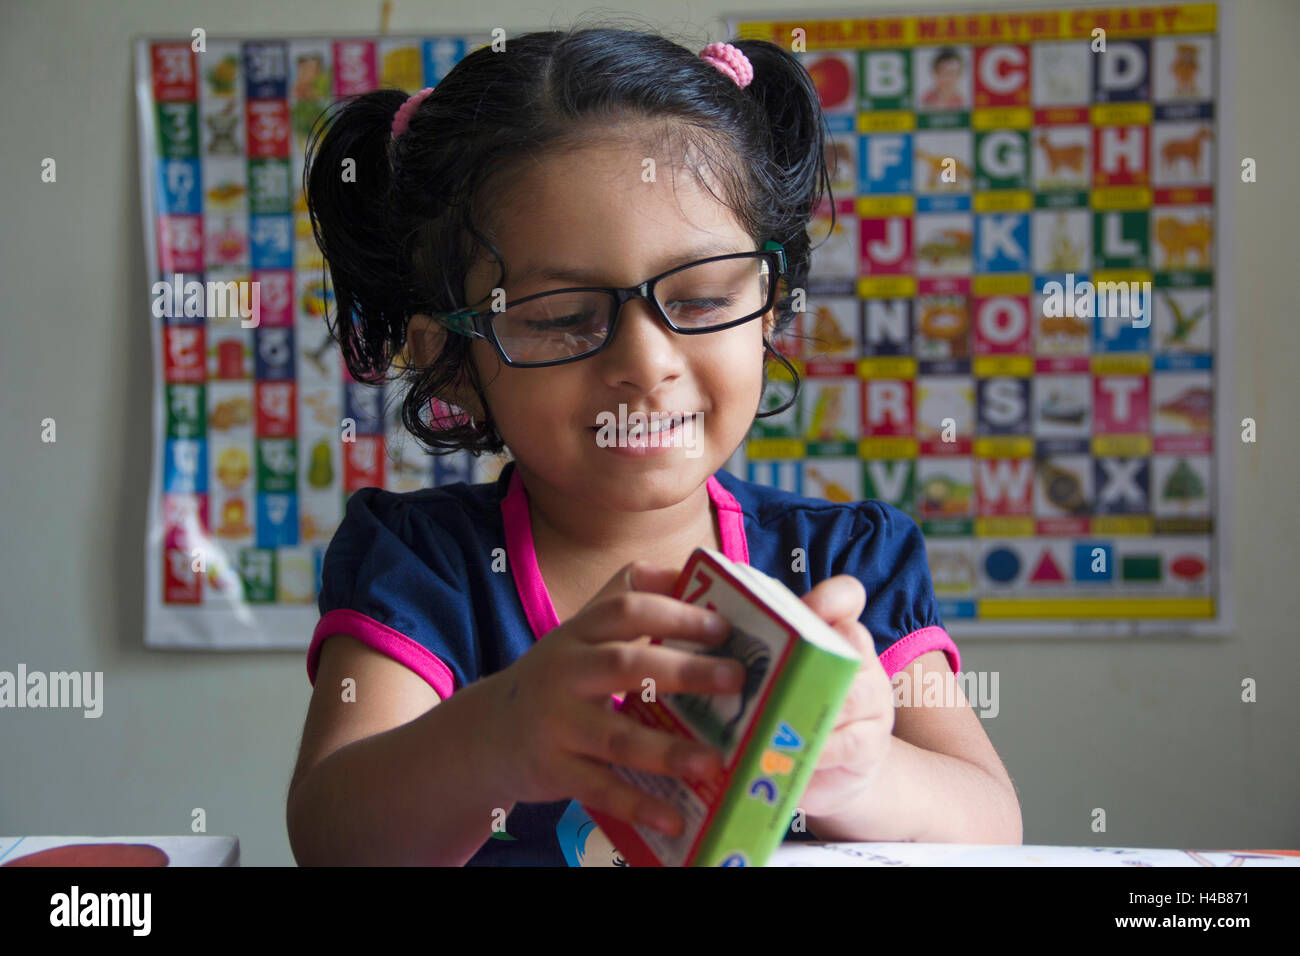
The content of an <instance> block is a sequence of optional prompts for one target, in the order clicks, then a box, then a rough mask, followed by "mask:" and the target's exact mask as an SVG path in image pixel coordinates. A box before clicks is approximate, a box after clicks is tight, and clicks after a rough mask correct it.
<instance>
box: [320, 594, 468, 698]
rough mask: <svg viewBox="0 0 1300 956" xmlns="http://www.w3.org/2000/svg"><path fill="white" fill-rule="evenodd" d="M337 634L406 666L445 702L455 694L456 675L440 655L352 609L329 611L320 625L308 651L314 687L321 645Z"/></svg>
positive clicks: (322, 618)
mask: <svg viewBox="0 0 1300 956" xmlns="http://www.w3.org/2000/svg"><path fill="white" fill-rule="evenodd" d="M333 634H342V635H344V636H345V637H352V638H355V639H356V640H358V641H360V642H361V643H362V644H365V645H366V646H367V647H372V648H374V649H375V650H377V651H379V653H381V654H384V655H386V656H388V657H391V658H392V659H393V660H395V661H397V662H398V663H399V664H405V665H406V666H407V667H409V668H410V669H411V670H413V671H415V672H416V673H417V674H419V675H420V676H421V677H423V678H424V679H425V680H426V681H428V682H429V686H430V687H432V688H433V689H434V691H435V692H436V693H437V694H438V696H439V697H440V698H441V699H442V700H446V699H447V698H448V697H450V696H451V695H452V694H453V693H455V689H456V679H455V675H453V674H452V672H451V670H450V669H449V668H448V667H447V665H446V664H444V663H443V662H442V661H441V660H439V659H438V657H437V655H435V654H434V653H433V652H432V651H430V650H429V649H428V648H427V647H424V646H422V645H420V644H417V643H416V642H415V641H413V640H411V639H410V638H409V637H407V636H406V635H405V634H403V633H401V632H400V631H395V630H393V629H392V628H391V627H388V626H387V625H385V624H380V623H379V622H378V621H376V620H375V619H374V618H372V617H367V616H366V615H365V614H362V613H360V612H359V611H353V610H351V609H349V608H337V609H335V610H333V611H329V612H328V613H326V614H325V615H324V616H323V617H321V619H320V620H319V621H318V622H317V623H316V630H315V631H314V632H313V633H312V637H311V645H310V646H309V647H308V648H307V678H308V680H310V681H311V682H312V684H313V685H314V684H315V683H316V668H317V666H318V664H319V663H320V649H321V644H322V643H324V641H325V639H326V638H327V637H329V636H331V635H333Z"/></svg>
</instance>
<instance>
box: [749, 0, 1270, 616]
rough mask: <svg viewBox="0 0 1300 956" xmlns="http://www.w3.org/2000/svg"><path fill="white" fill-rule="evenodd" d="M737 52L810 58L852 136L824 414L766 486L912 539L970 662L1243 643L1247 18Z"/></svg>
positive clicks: (1007, 16)
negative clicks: (1232, 125)
mask: <svg viewBox="0 0 1300 956" xmlns="http://www.w3.org/2000/svg"><path fill="white" fill-rule="evenodd" d="M727 26H728V30H727V34H728V35H729V36H740V37H742V38H756V39H764V40H769V41H771V42H773V43H777V44H779V45H781V46H783V47H785V48H786V49H790V50H793V51H795V52H796V53H798V55H799V56H800V57H801V60H802V62H803V63H804V65H805V66H806V67H807V69H808V71H809V73H810V74H811V75H812V76H813V78H814V80H815V82H816V84H817V88H818V92H819V94H820V97H821V100H822V105H823V107H824V109H825V111H826V113H827V115H828V120H829V123H830V127H831V130H832V134H833V135H832V140H833V141H832V143H831V144H830V146H829V147H828V150H827V161H828V166H829V167H830V168H832V169H833V170H834V174H833V179H834V183H833V194H834V208H835V223H834V228H833V232H832V227H831V218H830V204H829V202H828V203H827V204H826V206H825V208H824V209H823V214H822V215H821V216H820V224H819V225H818V227H816V228H814V229H813V230H810V231H811V234H812V236H813V241H814V244H816V243H817V242H818V241H819V240H822V239H825V242H824V245H822V246H821V247H820V248H818V249H817V250H816V251H815V252H814V260H813V270H812V275H811V277H810V281H809V283H808V288H807V290H805V291H806V296H807V299H806V304H805V308H806V311H804V312H803V313H802V314H801V316H800V324H799V326H798V327H797V329H796V330H795V332H796V333H797V334H796V335H791V336H789V337H787V338H786V339H785V341H784V342H783V343H782V345H781V348H782V350H783V351H784V352H785V353H786V354H787V355H789V356H792V357H793V361H792V364H795V367H796V368H798V369H799V370H800V374H801V376H802V377H803V387H802V390H801V397H800V400H799V402H798V403H797V405H796V406H795V407H794V408H792V409H790V410H789V411H787V412H785V413H783V414H782V415H780V416H774V417H773V418H769V419H760V420H759V423H758V424H757V425H756V427H755V431H754V433H753V436H752V437H751V438H750V439H749V440H748V441H747V443H746V445H745V449H744V450H745V457H746V463H745V466H744V469H745V470H744V474H745V475H746V477H748V479H749V480H751V481H762V482H765V483H769V484H773V485H777V486H779V487H783V488H786V489H788V490H791V491H795V492H799V493H801V494H805V495H809V496H813V497H821V498H826V499H828V500H831V501H846V502H847V501H855V500H858V499H861V498H880V499H883V500H885V501H888V502H889V503H891V504H894V505H896V506H898V507H899V508H901V509H903V510H904V511H906V512H908V513H909V514H911V515H912V516H913V517H915V519H916V520H917V522H918V523H919V524H920V526H921V529H922V531H923V532H924V533H925V537H926V546H927V554H928V558H929V562H930V568H931V573H932V577H933V579H934V583H935V589H936V592H937V593H938V595H939V597H940V599H941V603H942V614H943V617H944V621H945V623H946V624H947V625H948V626H949V627H950V629H951V630H952V631H953V632H954V633H956V634H1012V633H1023V634H1044V633H1050V632H1056V633H1062V634H1070V633H1079V632H1080V631H1086V632H1091V631H1095V632H1099V633H1134V632H1139V631H1145V630H1175V631H1182V632H1195V631H1198V630H1207V631H1217V630H1221V629H1222V628H1224V627H1226V625H1227V615H1228V611H1227V608H1226V607H1225V599H1226V594H1225V593H1224V589H1223V582H1224V581H1225V580H1226V577H1225V553H1226V550H1227V549H1226V547H1225V538H1224V510H1223V502H1224V501H1225V500H1227V498H1226V494H1227V484H1228V481H1229V480H1230V475H1229V474H1228V473H1227V469H1226V468H1225V467H1221V466H1223V465H1225V464H1227V463H1230V459H1228V461H1225V460H1224V459H1223V458H1221V457H1220V455H1219V451H1220V449H1221V448H1225V447H1226V448H1227V449H1229V452H1231V449H1232V446H1233V445H1234V444H1235V445H1238V447H1240V442H1241V441H1242V436H1241V435H1240V434H1239V433H1238V425H1236V424H1234V423H1232V422H1228V421H1225V420H1224V419H1225V416H1224V415H1223V414H1221V413H1220V411H1219V407H1218V406H1219V402H1218V400H1219V398H1220V396H1221V395H1223V394H1224V393H1225V391H1226V389H1225V384H1224V383H1225V379H1224V374H1225V371H1226V367H1227V365H1228V362H1227V361H1226V360H1225V359H1224V351H1223V344H1224V341H1225V337H1224V330H1225V327H1226V323H1227V321H1228V316H1227V314H1226V310H1227V308H1228V303H1229V302H1230V301H1231V299H1230V297H1229V295H1228V292H1227V280H1228V272H1227V270H1226V269H1225V268H1223V265H1222V257H1223V252H1224V250H1223V247H1224V245H1225V244H1224V243H1223V241H1222V239H1223V237H1224V236H1225V235H1227V234H1228V230H1227V228H1226V226H1225V221H1226V212H1227V210H1226V209H1225V206H1226V205H1227V204H1226V203H1224V202H1222V201H1221V198H1222V197H1221V192H1222V191H1227V192H1231V190H1232V189H1233V187H1234V183H1235V184H1236V186H1237V188H1241V183H1240V181H1239V180H1240V179H1241V178H1244V176H1245V175H1246V173H1245V172H1244V171H1243V170H1242V168H1241V163H1242V160H1241V157H1239V156H1236V155H1235V154H1234V153H1232V152H1229V150H1228V149H1227V145H1228V144H1224V143H1223V142H1222V140H1223V139H1224V138H1225V137H1224V134H1223V131H1222V126H1221V124H1220V122H1219V118H1220V115H1221V114H1222V113H1223V112H1225V110H1224V109H1223V106H1222V103H1223V99H1224V98H1223V96H1222V94H1221V92H1220V91H1221V89H1222V84H1223V80H1224V79H1225V77H1226V76H1227V75H1228V74H1229V70H1228V69H1227V68H1225V64H1224V59H1225V55H1224V46H1225V45H1224V44H1221V43H1220V37H1221V36H1222V35H1223V30H1224V27H1225V26H1226V24H1225V23H1224V19H1223V11H1222V10H1220V8H1219V7H1218V6H1217V5H1216V4H1212V3H1204V4H1192V5H1168V6H1159V7H1125V8H1122V9H1121V8H1113V9H1107V8H1099V7H1080V8H1073V7H1060V8H1043V9H1020V10H1014V11H1006V12H964V11H963V12H953V13H936V14H934V15H927V16H917V15H913V14H911V13H908V14H899V15H876V16H872V17H870V18H867V17H863V16H854V17H848V16H840V17H835V18H829V17H825V18H823V17H818V16H814V15H808V14H803V13H798V14H794V13H792V14H791V15H790V16H788V17H784V18H781V19H779V20H778V19H773V18H772V17H771V15H770V14H764V15H761V16H759V15H756V16H755V17H754V18H753V19H748V18H743V17H742V18H738V19H733V20H731V21H729V22H728V24H727ZM1246 188H1249V187H1246ZM771 392H772V394H771V399H772V404H771V406H769V407H773V408H774V407H777V406H778V405H779V404H781V403H783V402H784V401H785V399H786V397H787V396H788V394H789V393H788V389H775V388H774V389H772V390H771ZM778 393H779V394H778ZM1216 436H1217V441H1216Z"/></svg>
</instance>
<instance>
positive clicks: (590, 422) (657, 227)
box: [411, 143, 774, 511]
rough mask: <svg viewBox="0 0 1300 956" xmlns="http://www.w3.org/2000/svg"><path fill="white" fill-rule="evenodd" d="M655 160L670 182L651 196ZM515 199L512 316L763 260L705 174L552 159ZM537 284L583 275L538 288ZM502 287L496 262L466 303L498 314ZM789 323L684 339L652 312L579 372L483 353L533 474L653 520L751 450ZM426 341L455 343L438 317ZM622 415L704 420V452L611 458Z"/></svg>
mask: <svg viewBox="0 0 1300 956" xmlns="http://www.w3.org/2000/svg"><path fill="white" fill-rule="evenodd" d="M648 158H655V159H656V165H657V167H658V169H657V172H656V174H655V176H654V181H651V182H646V181H645V179H648V178H650V175H649V173H648V172H647V168H648V166H649V164H648V163H643V160H645V159H648ZM714 189H715V191H717V187H716V186H714ZM499 195H500V196H501V198H500V201H501V203H502V204H503V205H502V206H501V207H499V208H500V209H501V212H500V213H499V215H500V217H501V218H500V220H499V229H498V230H497V235H498V236H499V239H498V240H497V247H498V248H499V250H500V252H501V255H502V257H503V258H504V260H505V266H506V275H505V286H504V289H505V297H506V299H507V301H509V300H513V299H516V298H520V297H522V296H526V295H531V294H534V293H537V292H545V291H548V290H552V289H563V288H568V287H573V286H588V285H595V286H606V285H608V286H632V285H636V284H639V283H641V282H642V281H644V280H645V279H648V278H650V277H651V276H655V275H658V274H659V273H661V272H664V271H667V270H668V269H671V268H673V267H674V266H677V265H681V264H685V263H686V262H687V261H692V260H695V259H701V258H706V257H708V256H712V255H723V254H726V253H732V252H749V251H752V250H753V249H754V248H755V244H754V242H753V240H752V239H751V238H750V236H749V235H747V234H746V232H745V231H744V230H743V229H742V228H741V226H740V225H739V223H738V222H737V221H736V219H735V217H734V215H733V214H732V213H731V211H730V210H728V209H727V208H726V207H725V206H723V205H722V204H721V203H719V202H718V201H717V200H716V199H714V198H713V197H712V196H711V195H709V193H708V192H706V191H704V190H702V189H701V188H700V187H699V185H698V184H697V183H696V182H695V179H694V177H693V176H692V175H691V174H690V173H689V172H685V171H683V170H681V169H673V168H670V164H669V163H668V162H667V161H665V160H663V159H662V158H660V157H652V156H651V155H650V154H649V153H648V151H646V150H642V149H640V148H637V147H629V146H627V145H621V146H618V145H613V144H612V143H603V144H593V145H592V146H588V147H584V148H582V149H581V150H579V151H575V152H571V153H565V154H563V155H558V156H552V157H548V159H547V161H546V162H544V163H542V164H540V165H538V166H535V167H532V168H530V169H528V171H527V173H526V175H523V176H521V177H518V178H516V179H515V180H512V181H511V182H510V183H509V185H508V187H507V192H506V194H499ZM534 270H538V271H540V270H569V271H571V272H573V273H574V275H572V276H570V277H567V278H563V279H554V278H542V277H539V276H538V275H536V274H535V273H534V274H533V275H532V276H525V273H529V272H533V271H534ZM497 277H498V271H497V267H496V263H495V262H492V261H489V260H487V259H480V260H479V262H478V263H476V265H475V267H474V268H473V269H472V270H471V272H470V274H469V276H468V278H467V281H466V290H465V291H466V297H467V298H466V301H467V302H472V303H482V302H484V301H485V300H486V297H488V296H490V295H491V294H492V288H493V284H494V282H495V281H496V279H497ZM478 307H479V308H483V307H484V306H483V305H479V306H478ZM417 320H418V321H417ZM773 321H774V312H770V313H768V314H767V315H764V316H760V317H759V318H756V319H754V320H752V321H750V322H746V323H743V324H741V325H739V326H736V327H733V328H730V329H725V330H723V331H720V332H711V333H708V334H705V335H679V334H677V333H675V332H673V331H672V330H671V329H669V328H668V327H667V326H666V325H664V324H663V322H662V321H661V320H660V319H659V317H658V316H657V314H656V313H655V311H654V310H653V307H652V306H651V305H650V304H649V303H648V302H646V301H645V300H643V299H637V300H633V301H631V302H628V303H627V304H626V305H624V306H623V310H622V312H621V313H620V315H619V320H618V325H617V329H616V332H615V335H614V338H613V341H612V342H610V343H609V344H608V345H607V346H606V348H605V349H604V351H602V352H599V353H598V354H596V355H592V356H590V357H588V358H584V359H581V360H579V361H576V362H571V363H569V364H566V365H557V366H551V367H545V368H512V367H510V366H508V365H505V364H504V363H503V362H501V360H500V357H499V356H498V355H497V353H496V351H495V349H494V348H493V347H492V345H491V344H489V343H488V342H486V341H484V340H482V339H474V340H473V342H472V343H471V352H472V357H473V360H474V362H475V364H476V369H477V372H478V376H479V381H480V382H481V383H482V385H483V389H484V394H485V395H486V399H487V404H488V406H489V407H490V408H491V411H492V414H493V417H494V419H495V422H496V425H497V429H498V431H499V432H500V434H501V437H502V439H503V440H504V442H505V444H506V445H507V446H508V447H509V449H510V451H511V452H512V454H513V455H514V458H515V460H516V461H517V463H518V466H519V467H520V469H521V471H525V472H526V473H529V474H530V476H532V477H535V478H537V479H540V480H541V481H542V482H544V483H546V484H547V485H548V486H550V488H551V489H553V490H554V491H556V492H558V493H560V494H562V495H565V496H567V497H571V498H575V499H579V500H584V501H587V502H589V503H590V504H592V505H593V506H596V507H604V508H610V509H612V510H623V511H644V510H650V509H655V508H664V507H669V506H671V505H674V504H676V503H678V502H680V501H682V500H683V499H684V498H686V497H687V496H688V495H689V494H690V493H692V492H693V491H694V490H696V489H697V488H698V487H699V486H700V485H702V484H703V483H704V482H705V481H706V480H707V478H708V476H709V475H711V474H713V472H714V471H716V470H717V469H718V468H719V467H720V466H721V465H722V464H724V463H725V462H726V460H727V459H728V458H729V457H730V456H731V454H732V452H733V451H735V449H736V448H737V447H738V446H739V445H740V443H741V442H742V441H743V440H744V438H745V435H746V434H747V432H748V430H749V428H750V426H751V425H752V424H753V420H754V415H755V413H756V412H757V411H758V402H759V396H760V393H761V391H762V371H763V358H764V351H763V337H764V336H765V335H766V334H768V333H769V332H770V331H771V328H772V324H773ZM411 327H412V329H415V330H425V329H428V330H431V334H432V336H433V338H432V339H431V340H430V341H431V342H432V343H433V344H434V347H436V345H437V343H439V342H440V341H441V336H442V335H443V334H445V333H444V332H443V330H442V329H441V327H438V326H436V325H435V326H431V325H430V324H429V323H428V320H427V319H425V318H424V317H416V318H415V319H412V323H411ZM417 354H418V353H417ZM460 394H461V396H462V397H464V398H465V401H464V402H459V401H457V402H456V404H458V405H460V406H461V407H462V408H466V409H467V410H469V411H471V413H473V414H474V416H475V418H476V419H479V418H480V416H481V413H480V412H479V411H478V410H477V408H476V406H477V403H476V402H475V401H474V400H473V399H472V398H471V397H470V396H469V395H466V393H464V392H462V393H460ZM620 404H622V405H625V406H626V410H625V413H624V415H625V416H630V415H631V413H632V412H634V411H642V412H645V413H647V415H649V413H651V412H667V411H672V412H686V413H700V414H699V415H698V416H697V418H696V424H697V428H696V430H695V434H694V435H693V436H692V438H693V441H692V442H691V443H692V445H693V446H694V447H693V448H690V449H688V448H686V447H682V444H683V443H682V441H680V440H679V442H678V445H677V446H676V447H669V448H657V449H656V448H652V449H650V452H651V453H650V454H648V455H644V456H639V457H634V456H629V455H626V454H623V453H620V450H619V449H613V448H607V447H601V445H600V444H598V440H597V439H598V434H597V431H596V429H595V427H594V426H596V425H598V424H599V423H601V422H602V421H603V420H605V418H604V417H603V416H602V413H609V414H610V415H613V416H614V420H615V421H616V422H617V421H619V420H620V416H619V406H620ZM651 420H653V418H652V419H651ZM616 429H617V425H616V426H615V432H614V433H615V435H617V431H616ZM606 434H607V435H608V434H609V432H608V431H607V432H606ZM688 452H689V454H688Z"/></svg>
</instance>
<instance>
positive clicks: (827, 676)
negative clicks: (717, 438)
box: [588, 548, 862, 866]
mask: <svg viewBox="0 0 1300 956" xmlns="http://www.w3.org/2000/svg"><path fill="white" fill-rule="evenodd" d="M673 596H674V597H676V598H678V599H680V600H683V601H685V602H687V603H688V604H696V605H699V606H702V607H708V608H710V609H712V610H714V611H717V612H718V613H719V614H721V615H722V616H723V617H725V618H727V620H728V621H730V622H731V625H732V629H731V633H730V635H729V636H728V638H727V640H726V641H725V642H724V643H723V644H721V645H717V646H709V647H701V645H699V644H696V643H694V642H688V641H663V642H662V643H663V644H664V645H665V646H671V647H675V648H679V649H682V650H687V651H692V652H694V653H699V654H708V655H711V656H719V657H721V656H729V657H734V658H736V659H737V660H739V661H740V662H741V664H742V665H744V667H745V672H746V680H745V684H744V686H743V687H742V689H741V691H740V693H738V694H713V695H699V694H667V695H664V696H663V697H662V698H660V699H649V700H647V699H645V698H644V697H641V696H637V695H635V694H629V695H628V697H627V698H626V699H625V701H624V703H623V706H622V710H623V711H624V712H626V713H628V714H629V715H630V716H633V717H635V718H637V719H639V720H641V722H642V723H644V724H646V725H647V726H651V727H656V728H660V729H665V730H668V731H670V732H672V733H677V734H680V735H683V736H687V737H690V738H691V739H693V740H695V741H697V742H700V743H704V744H707V745H709V746H713V747H715V748H717V749H719V750H720V751H721V752H722V754H723V758H724V770H723V775H722V780H721V782H720V784H708V783H704V782H702V781H689V782H688V781H686V780H683V779H681V778H677V777H668V776H662V775H657V774H646V773H643V772H641V771H637V770H634V769H631V768H627V767H615V768H614V769H615V772H617V773H619V774H620V776H623V778H624V779H626V780H628V781H629V782H631V783H633V784H635V785H637V786H640V787H642V788H643V789H646V790H648V791H650V792H653V793H654V794H655V795H656V796H658V797H660V798H661V799H664V800H666V801H667V802H669V803H670V804H672V805H673V806H674V807H675V808H676V809H677V810H678V811H679V812H681V813H682V815H683V816H684V817H685V819H686V821H687V825H686V828H685V830H684V831H683V833H682V834H681V835H680V836H678V837H676V838H673V837H669V836H668V835H667V834H664V833H660V832H659V831H658V830H655V829H653V828H650V827H643V826H639V825H633V824H628V823H624V822H622V821H619V820H614V819H611V818H608V817H607V816H606V815H605V814H601V813H597V812H594V811H591V810H589V811H588V812H589V813H591V816H592V818H593V819H594V820H595V821H596V823H597V824H598V825H599V826H600V827H601V829H602V830H604V831H605V833H606V834H607V835H608V836H609V838H610V839H611V840H612V841H613V843H614V845H615V846H616V847H617V848H618V850H619V852H620V853H622V854H623V856H624V857H625V858H626V859H627V860H628V862H629V863H631V864H632V865H633V866H762V865H764V864H765V863H766V862H767V860H768V857H770V856H771V854H772V851H773V850H775V849H776V847H777V846H779V845H780V843H781V841H782V839H783V838H784V836H785V834H786V831H787V830H788V829H789V827H790V823H791V819H792V817H793V815H794V812H795V810H796V808H797V807H798V801H799V798H800V797H801V796H802V795H803V791H804V789H805V788H806V787H807V785H808V781H809V778H811V776H812V773H813V771H814V770H815V769H816V765H817V759H818V757H819V755H820V754H821V750H822V747H823V746H824V744H825V743H826V739H827V737H829V736H830V732H831V730H832V729H833V728H834V726H835V720H836V718H837V716H838V715H839V712H840V709H841V708H842V707H843V704H844V700H845V698H846V697H847V696H848V692H849V687H850V685H851V684H852V683H853V679H854V677H855V676H856V675H857V673H858V669H859V667H860V666H861V664H862V658H861V656H860V654H859V653H858V651H857V650H856V648H854V647H853V646H852V645H851V644H850V643H849V642H848V641H847V640H845V638H844V637H842V636H841V635H840V634H838V633H837V632H836V631H835V630H834V629H833V628H832V627H830V625H828V624H827V623H826V622H825V621H823V620H822V619H821V618H820V617H818V616H817V614H816V613H815V612H813V610H812V609H811V608H809V607H808V606H807V605H806V604H805V603H804V602H803V601H802V600H801V599H800V598H799V597H798V596H796V595H795V594H794V593H793V592H792V591H790V589H789V588H788V587H786V586H785V585H784V584H783V583H782V582H780V581H778V580H777V579H775V578H773V577H770V576H769V575H767V574H764V573H762V572H761V571H758V570H757V569H755V568H753V567H750V566H749V565H743V564H738V563H737V562H734V561H731V560H730V559H728V558H727V557H726V556H725V555H723V554H721V553H720V552H718V551H715V550H713V549H711V548H697V549H696V551H695V552H694V553H693V554H692V555H691V558H690V560H689V561H687V563H686V567H685V568H684V569H683V570H682V574H681V576H680V577H679V578H678V581H677V584H676V587H675V588H674V590H673Z"/></svg>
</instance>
